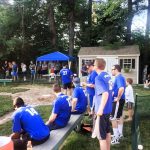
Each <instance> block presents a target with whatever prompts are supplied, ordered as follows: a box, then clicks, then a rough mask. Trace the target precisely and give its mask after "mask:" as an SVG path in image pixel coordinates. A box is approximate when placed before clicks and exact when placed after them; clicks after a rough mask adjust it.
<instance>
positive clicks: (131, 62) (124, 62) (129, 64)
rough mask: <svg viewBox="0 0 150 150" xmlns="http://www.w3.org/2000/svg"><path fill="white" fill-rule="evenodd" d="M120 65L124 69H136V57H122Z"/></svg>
mask: <svg viewBox="0 0 150 150" xmlns="http://www.w3.org/2000/svg"><path fill="white" fill-rule="evenodd" d="M120 66H121V68H122V69H124V68H130V69H135V59H120Z"/></svg>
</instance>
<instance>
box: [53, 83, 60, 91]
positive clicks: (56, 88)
mask: <svg viewBox="0 0 150 150" xmlns="http://www.w3.org/2000/svg"><path fill="white" fill-rule="evenodd" d="M53 91H54V92H56V93H59V92H61V86H60V85H59V84H57V83H56V84H54V85H53Z"/></svg>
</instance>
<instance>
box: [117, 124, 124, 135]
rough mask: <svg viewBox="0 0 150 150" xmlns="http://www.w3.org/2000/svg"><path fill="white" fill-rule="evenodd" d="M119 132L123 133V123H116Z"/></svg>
mask: <svg viewBox="0 0 150 150" xmlns="http://www.w3.org/2000/svg"><path fill="white" fill-rule="evenodd" d="M118 131H119V134H121V135H123V124H118Z"/></svg>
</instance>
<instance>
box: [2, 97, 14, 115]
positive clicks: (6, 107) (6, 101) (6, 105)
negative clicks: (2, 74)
mask: <svg viewBox="0 0 150 150" xmlns="http://www.w3.org/2000/svg"><path fill="white" fill-rule="evenodd" d="M12 110H13V106H12V99H11V96H0V117H1V116H3V115H5V114H6V113H8V112H10V111H12Z"/></svg>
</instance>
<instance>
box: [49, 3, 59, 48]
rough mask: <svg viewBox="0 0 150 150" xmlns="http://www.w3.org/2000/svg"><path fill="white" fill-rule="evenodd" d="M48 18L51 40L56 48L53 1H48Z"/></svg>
mask: <svg viewBox="0 0 150 150" xmlns="http://www.w3.org/2000/svg"><path fill="white" fill-rule="evenodd" d="M48 18H49V29H50V42H51V45H52V48H53V49H56V41H57V36H56V24H55V17H54V7H53V1H52V0H50V1H48Z"/></svg>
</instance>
